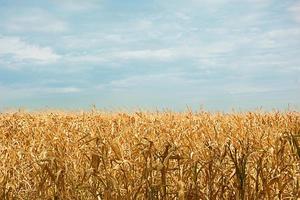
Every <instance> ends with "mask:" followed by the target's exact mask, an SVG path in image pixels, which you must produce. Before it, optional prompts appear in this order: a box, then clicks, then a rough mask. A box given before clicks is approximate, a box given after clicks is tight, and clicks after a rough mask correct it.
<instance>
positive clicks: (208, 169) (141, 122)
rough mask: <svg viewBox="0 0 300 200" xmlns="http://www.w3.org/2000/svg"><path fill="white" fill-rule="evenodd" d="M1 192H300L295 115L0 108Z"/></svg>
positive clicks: (265, 195) (185, 195) (209, 195)
mask: <svg viewBox="0 0 300 200" xmlns="http://www.w3.org/2000/svg"><path fill="white" fill-rule="evenodd" d="M0 140H1V142H0V199H29V200H31V199H97V200H100V199H107V200H110V199H112V200H113V199H123V200H127V199H128V200H131V199H149V200H154V199H180V200H183V199H186V200H190V199H191V200H193V199H195V200H196V199H241V200H244V199H270V200H271V199H299V198H300V113H299V112H296V111H286V112H276V111H274V112H262V111H257V112H240V113H230V114H229V113H210V112H205V111H199V112H182V113H176V112H171V111H170V112H169V111H166V112H151V113H150V112H136V113H109V112H101V111H91V112H85V113H63V112H53V113H51V112H49V111H48V112H39V113H38V112H36V113H26V112H15V113H2V114H0Z"/></svg>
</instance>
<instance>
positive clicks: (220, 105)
mask: <svg viewBox="0 0 300 200" xmlns="http://www.w3.org/2000/svg"><path fill="white" fill-rule="evenodd" d="M93 105H95V106H96V107H97V108H100V109H110V110H113V109H129V110H130V109H146V110H153V109H172V110H179V111H180V110H185V109H187V108H191V109H195V110H197V109H206V110H213V111H229V110H232V109H236V110H252V109H258V108H263V109H266V110H271V109H283V110H284V109H287V108H293V109H298V110H299V108H300V1H299V0H284V1H283V0H127V1H125V0H85V1H79V0H43V1H40V0H0V110H5V109H11V108H28V109H43V108H58V109H89V108H91V106H93Z"/></svg>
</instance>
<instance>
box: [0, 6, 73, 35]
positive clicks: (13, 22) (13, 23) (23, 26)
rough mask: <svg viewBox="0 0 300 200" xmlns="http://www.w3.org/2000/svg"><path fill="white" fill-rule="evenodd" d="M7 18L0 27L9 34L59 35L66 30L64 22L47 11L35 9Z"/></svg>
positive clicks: (66, 26)
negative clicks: (35, 33) (37, 33)
mask: <svg viewBox="0 0 300 200" xmlns="http://www.w3.org/2000/svg"><path fill="white" fill-rule="evenodd" d="M7 18H8V19H7V20H6V21H5V22H4V23H3V26H2V27H3V28H5V29H6V30H9V31H11V32H44V33H60V32H64V31H66V30H68V25H67V23H66V22H65V21H63V20H62V19H59V18H58V17H57V16H55V15H53V14H51V13H49V12H48V11H47V10H42V9H37V8H31V9H26V10H25V11H22V12H20V13H17V14H15V15H14V16H12V17H11V16H10V15H8V16H7Z"/></svg>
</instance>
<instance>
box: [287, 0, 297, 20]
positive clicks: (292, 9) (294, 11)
mask: <svg viewBox="0 0 300 200" xmlns="http://www.w3.org/2000/svg"><path fill="white" fill-rule="evenodd" d="M289 11H290V12H291V14H292V15H293V17H294V20H295V21H296V22H298V23H300V1H298V2H296V3H295V4H293V5H292V6H291V7H290V8H289Z"/></svg>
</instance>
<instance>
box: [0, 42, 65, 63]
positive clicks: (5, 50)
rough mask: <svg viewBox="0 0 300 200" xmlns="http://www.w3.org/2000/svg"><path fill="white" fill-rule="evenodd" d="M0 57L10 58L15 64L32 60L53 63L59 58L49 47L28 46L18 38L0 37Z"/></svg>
mask: <svg viewBox="0 0 300 200" xmlns="http://www.w3.org/2000/svg"><path fill="white" fill-rule="evenodd" d="M0 56H1V57H2V56H12V57H13V58H14V59H15V61H17V62H18V61H25V60H33V61H37V62H41V63H48V62H54V61H56V60H58V59H59V58H60V56H59V55H58V54H56V53H55V52H53V50H52V49H51V48H50V47H40V46H38V45H33V44H29V43H26V42H24V41H22V40H21V39H20V38H18V37H1V36H0ZM0 59H1V58H0Z"/></svg>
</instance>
